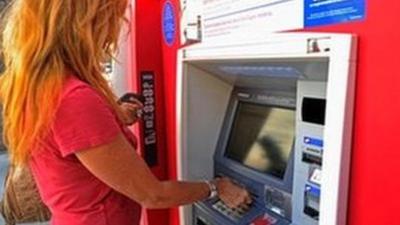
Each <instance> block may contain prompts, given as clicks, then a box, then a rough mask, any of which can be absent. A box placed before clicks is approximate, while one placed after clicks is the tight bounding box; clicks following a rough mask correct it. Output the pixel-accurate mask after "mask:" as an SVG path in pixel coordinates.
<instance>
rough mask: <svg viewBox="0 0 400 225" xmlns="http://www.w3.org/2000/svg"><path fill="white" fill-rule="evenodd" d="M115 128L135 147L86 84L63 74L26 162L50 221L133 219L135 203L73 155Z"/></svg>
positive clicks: (101, 223)
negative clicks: (46, 123) (48, 119)
mask: <svg viewBox="0 0 400 225" xmlns="http://www.w3.org/2000/svg"><path fill="white" fill-rule="evenodd" d="M121 132H122V133H123V134H124V135H125V136H126V138H127V139H128V140H129V141H130V143H131V144H132V145H134V146H136V140H135V137H134V136H133V134H132V133H131V132H130V131H129V130H128V129H127V127H126V126H124V125H123V124H122V123H121V122H119V120H118V119H117V117H116V114H115V113H114V112H113V110H112V109H111V107H110V106H109V105H108V104H107V102H106V101H105V100H104V99H103V98H102V97H101V96H100V95H99V94H98V93H97V92H96V91H95V90H94V89H93V88H91V87H90V86H89V85H88V84H86V83H84V82H82V81H80V80H78V79H77V78H75V77H72V76H71V77H70V78H68V80H67V82H66V84H65V87H64V90H63V93H62V95H61V103H60V105H59V107H58V109H57V112H56V117H55V120H54V123H53V124H52V126H51V131H50V134H49V135H48V137H47V138H46V140H45V141H44V143H42V144H41V147H40V149H35V150H34V151H33V152H34V153H33V155H32V159H31V161H30V166H31V169H32V173H33V175H34V177H35V180H36V182H37V184H38V188H39V191H40V194H41V197H42V199H43V201H44V202H45V204H46V205H47V206H48V207H49V208H50V210H51V212H52V215H53V216H52V220H51V224H52V225H137V224H139V219H140V211H141V208H140V206H139V205H138V204H137V203H136V202H134V201H132V200H130V199H128V198H127V197H125V196H124V195H122V194H120V193H118V192H116V191H114V190H113V189H111V188H110V187H109V186H107V185H106V184H104V183H103V182H102V181H100V180H99V179H97V178H96V177H95V176H94V175H93V174H91V173H90V172H89V170H87V169H86V168H85V167H84V166H83V165H82V164H81V163H80V161H79V160H78V158H77V157H76V156H75V153H76V152H78V151H80V150H84V149H88V148H91V147H95V146H99V145H102V144H107V143H109V142H111V141H112V140H113V139H114V138H115V137H116V136H117V135H118V134H119V133H121ZM110 151H112V150H111V149H110ZM134 173H135V171H132V176H133V175H134Z"/></svg>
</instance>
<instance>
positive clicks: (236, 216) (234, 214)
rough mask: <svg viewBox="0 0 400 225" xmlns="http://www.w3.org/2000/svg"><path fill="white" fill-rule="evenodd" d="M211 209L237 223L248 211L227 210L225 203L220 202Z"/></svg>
mask: <svg viewBox="0 0 400 225" xmlns="http://www.w3.org/2000/svg"><path fill="white" fill-rule="evenodd" d="M213 208H214V209H215V210H217V211H218V212H220V213H222V214H223V215H225V216H227V217H229V218H231V219H233V220H235V221H237V220H240V219H241V218H242V217H243V216H244V215H245V214H246V213H247V212H248V210H249V209H244V208H235V209H232V208H229V207H228V206H227V205H225V203H223V202H222V201H218V202H216V203H215V204H214V205H213Z"/></svg>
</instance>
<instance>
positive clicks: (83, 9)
mask: <svg viewBox="0 0 400 225" xmlns="http://www.w3.org/2000/svg"><path fill="white" fill-rule="evenodd" d="M127 5H128V0H14V1H12V3H11V4H10V5H9V8H8V10H7V13H6V14H5V20H4V21H5V22H4V24H3V27H2V29H3V30H2V48H3V49H2V50H3V60H4V65H5V71H4V73H3V75H2V77H1V78H0V79H1V80H0V98H1V101H2V103H3V120H4V122H3V123H4V140H5V142H6V144H7V146H8V148H9V151H10V158H11V162H12V163H14V164H22V163H26V162H27V160H28V159H29V156H30V153H31V150H32V149H33V148H34V146H35V144H38V143H40V141H41V140H42V138H43V137H44V136H45V135H46V133H47V131H48V130H49V128H50V125H51V122H52V120H53V118H54V116H55V113H56V112H55V110H56V108H57V105H58V103H59V97H60V93H61V90H62V87H63V83H64V81H65V78H66V76H67V73H68V72H67V71H71V72H72V73H73V74H74V75H76V76H77V77H78V78H79V79H80V80H82V81H84V82H86V83H88V84H89V85H91V86H92V87H93V88H95V89H96V90H97V91H98V92H99V93H101V94H102V95H103V96H104V98H105V99H106V100H107V101H108V102H109V104H111V105H112V106H113V108H114V109H115V110H116V112H117V114H118V115H120V112H119V109H118V106H117V103H116V97H115V95H114V94H113V92H112V90H111V88H110V87H109V85H108V83H107V81H106V79H105V78H104V76H103V72H102V71H103V69H102V63H103V62H105V60H107V59H109V58H110V57H111V56H112V54H113V53H114V51H115V50H116V48H117V42H118V38H119V35H120V30H121V27H122V24H123V22H124V12H125V9H126V7H127Z"/></svg>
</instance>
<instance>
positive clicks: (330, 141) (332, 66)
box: [177, 33, 356, 225]
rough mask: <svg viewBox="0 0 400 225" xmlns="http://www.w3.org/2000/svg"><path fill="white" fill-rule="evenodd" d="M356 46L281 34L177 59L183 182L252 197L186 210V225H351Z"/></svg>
mask: <svg viewBox="0 0 400 225" xmlns="http://www.w3.org/2000/svg"><path fill="white" fill-rule="evenodd" d="M355 51H356V39H355V37H354V36H352V35H347V34H325V33H281V34H271V35H270V36H269V37H266V38H265V40H262V41H260V40H258V41H246V42H241V43H223V44H214V45H212V44H205V43H203V44H198V45H194V46H191V47H187V48H184V49H182V50H181V51H180V52H179V59H178V79H177V82H178V83H177V89H178V94H177V96H178V99H177V118H178V121H177V122H178V124H177V126H178V134H177V142H178V165H177V166H178V175H179V178H180V179H184V180H202V179H203V180H204V179H212V178H214V177H219V176H224V177H229V178H231V179H232V180H233V181H234V182H236V183H237V184H238V185H241V186H243V187H245V188H246V189H247V190H248V191H249V192H250V193H251V195H252V197H253V203H252V205H251V206H250V207H249V208H248V209H230V208H229V207H227V206H226V205H225V204H224V203H223V202H221V201H220V200H219V199H218V198H216V199H211V200H207V201H203V202H198V203H196V204H195V205H194V206H187V207H183V208H182V209H181V211H180V217H181V224H184V225H253V224H254V225H270V224H275V225H289V224H293V225H317V224H321V225H344V224H346V211H347V193H348V191H347V190H348V182H349V179H348V178H349V166H350V149H351V134H352V115H353V95H354V83H355V62H356V59H355V56H356V54H355Z"/></svg>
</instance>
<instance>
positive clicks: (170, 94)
mask: <svg viewBox="0 0 400 225" xmlns="http://www.w3.org/2000/svg"><path fill="white" fill-rule="evenodd" d="M168 1H169V2H171V3H172V4H173V5H174V11H175V21H176V25H177V29H176V33H175V41H174V43H173V44H172V45H168V44H166V42H165V40H164V39H163V38H162V50H163V63H164V64H163V66H164V85H165V86H164V89H165V93H164V100H165V105H166V114H165V120H166V126H167V136H166V141H167V151H168V156H167V161H168V165H167V167H168V176H169V178H170V179H176V178H177V167H176V164H177V154H176V126H175V125H176V110H175V109H176V57H177V50H178V48H179V47H180V40H179V17H180V15H179V11H180V3H179V0H161V1H160V5H161V9H160V14H162V9H163V7H164V4H165V3H166V2H168ZM169 224H170V225H175V224H176V225H178V224H179V215H178V209H176V208H174V209H171V210H170V221H169Z"/></svg>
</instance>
